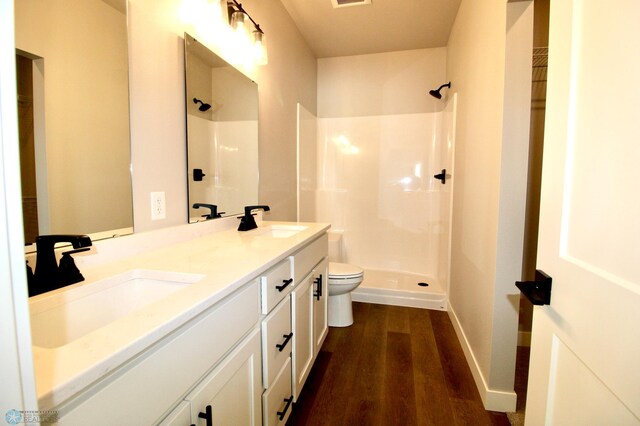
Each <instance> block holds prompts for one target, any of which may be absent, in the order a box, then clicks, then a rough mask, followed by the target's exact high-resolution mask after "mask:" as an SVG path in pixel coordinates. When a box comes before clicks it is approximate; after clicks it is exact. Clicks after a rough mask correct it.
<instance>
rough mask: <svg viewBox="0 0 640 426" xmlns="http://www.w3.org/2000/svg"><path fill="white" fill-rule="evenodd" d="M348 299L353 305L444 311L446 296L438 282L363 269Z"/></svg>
mask: <svg viewBox="0 0 640 426" xmlns="http://www.w3.org/2000/svg"><path fill="white" fill-rule="evenodd" d="M424 284H428V285H426V286H425V285H424ZM351 297H352V299H353V300H354V301H356V302H365V303H378V304H382V305H395V306H406V307H411V308H423V309H432V310H438V311H446V310H447V295H446V292H445V291H444V289H443V288H442V285H441V284H440V283H439V282H438V280H436V279H434V278H432V277H428V276H425V275H420V274H412V273H407V272H398V271H383V270H376V269H365V270H364V280H363V281H362V284H360V286H359V287H358V288H357V289H355V290H354V291H353V292H352V293H351Z"/></svg>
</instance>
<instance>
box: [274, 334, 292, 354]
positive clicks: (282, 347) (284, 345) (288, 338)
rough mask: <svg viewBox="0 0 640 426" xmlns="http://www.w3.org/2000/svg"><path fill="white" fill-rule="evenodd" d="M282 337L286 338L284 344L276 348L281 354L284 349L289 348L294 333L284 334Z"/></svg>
mask: <svg viewBox="0 0 640 426" xmlns="http://www.w3.org/2000/svg"><path fill="white" fill-rule="evenodd" d="M282 337H284V342H282V343H280V344H279V345H276V348H278V351H280V352H282V351H283V350H284V348H285V347H287V343H289V340H291V338H292V337H293V331H292V332H291V333H289V334H283V335H282Z"/></svg>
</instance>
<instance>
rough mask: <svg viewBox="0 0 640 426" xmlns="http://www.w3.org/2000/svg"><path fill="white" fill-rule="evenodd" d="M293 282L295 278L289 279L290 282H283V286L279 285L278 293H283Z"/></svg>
mask: <svg viewBox="0 0 640 426" xmlns="http://www.w3.org/2000/svg"><path fill="white" fill-rule="evenodd" d="M292 282H293V278H289V279H288V280H282V285H277V286H276V288H277V289H278V291H282V290H284V289H285V288H287V287H288V286H289V284H291V283H292Z"/></svg>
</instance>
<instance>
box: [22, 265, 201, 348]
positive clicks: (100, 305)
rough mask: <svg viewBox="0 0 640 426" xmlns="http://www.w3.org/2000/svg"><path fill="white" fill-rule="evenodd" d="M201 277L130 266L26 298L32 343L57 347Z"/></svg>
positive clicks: (45, 346)
mask: <svg viewBox="0 0 640 426" xmlns="http://www.w3.org/2000/svg"><path fill="white" fill-rule="evenodd" d="M202 278H204V275H198V274H183V273H177V272H165V271H154V270H147V269H134V270H131V271H127V272H124V273H121V274H118V275H114V276H112V277H108V278H104V279H102V280H99V281H96V282H93V283H88V284H85V285H82V286H79V287H76V288H73V289H69V290H66V291H62V292H59V293H57V294H53V295H51V296H44V297H37V298H36V299H35V300H30V301H29V310H30V316H31V336H32V341H33V345H34V346H39V347H43V348H57V347H60V346H64V345H66V344H68V343H71V342H73V341H75V340H77V339H79V338H81V337H83V336H85V335H87V334H89V333H91V332H93V331H95V330H97V329H99V328H102V327H104V326H106V325H109V324H110V323H112V322H114V321H116V320H118V319H120V318H123V317H125V316H127V315H129V314H132V313H134V312H136V311H138V310H140V309H142V308H144V307H145V306H148V305H150V304H151V303H153V302H155V301H157V300H160V299H162V298H165V297H167V296H168V295H170V294H172V293H174V292H176V291H178V290H181V289H183V288H185V287H186V286H187V285H189V284H192V283H194V282H196V281H199V280H201V279H202Z"/></svg>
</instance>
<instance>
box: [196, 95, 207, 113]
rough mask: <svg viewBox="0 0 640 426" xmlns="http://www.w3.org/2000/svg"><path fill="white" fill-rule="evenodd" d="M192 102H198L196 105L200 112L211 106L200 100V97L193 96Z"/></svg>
mask: <svg viewBox="0 0 640 426" xmlns="http://www.w3.org/2000/svg"><path fill="white" fill-rule="evenodd" d="M193 103H194V104H200V106H199V107H198V109H199V110H200V111H202V112H205V111H208V110H209V108H211V105H210V104H205V103H204V102H202V101H201V100H200V99H198V98H193Z"/></svg>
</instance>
